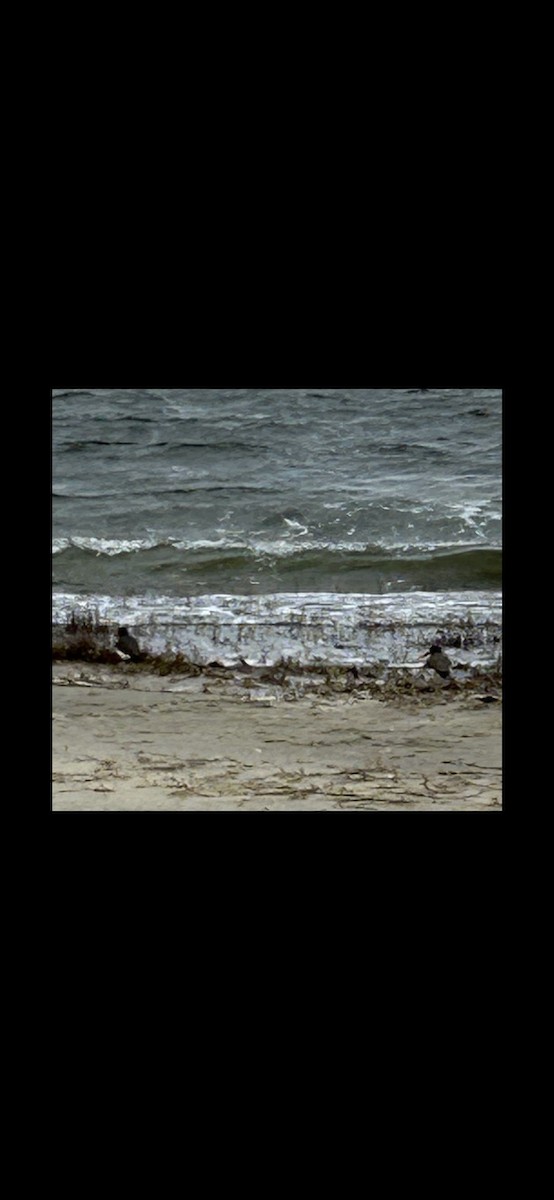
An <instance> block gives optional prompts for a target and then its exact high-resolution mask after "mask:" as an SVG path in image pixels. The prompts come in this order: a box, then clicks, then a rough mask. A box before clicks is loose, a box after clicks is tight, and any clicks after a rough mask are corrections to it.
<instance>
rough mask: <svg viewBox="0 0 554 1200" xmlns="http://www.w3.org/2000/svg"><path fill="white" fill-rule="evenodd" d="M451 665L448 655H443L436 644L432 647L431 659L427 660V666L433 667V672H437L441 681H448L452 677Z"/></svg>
mask: <svg viewBox="0 0 554 1200" xmlns="http://www.w3.org/2000/svg"><path fill="white" fill-rule="evenodd" d="M451 665H452V664H451V662H450V659H449V658H447V657H446V654H443V652H442V650H441V648H440V646H439V645H437V643H436V642H435V643H434V644H433V645H432V646H431V650H430V653H429V658H428V659H427V662H426V663H425V666H426V667H432V668H433V671H436V672H437V675H440V677H441V679H448V678H449V677H450V667H451Z"/></svg>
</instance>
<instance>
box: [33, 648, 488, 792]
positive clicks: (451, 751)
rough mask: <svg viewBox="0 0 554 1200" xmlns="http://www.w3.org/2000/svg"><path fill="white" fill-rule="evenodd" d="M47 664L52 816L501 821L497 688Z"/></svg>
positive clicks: (422, 678) (323, 674) (342, 676)
mask: <svg viewBox="0 0 554 1200" xmlns="http://www.w3.org/2000/svg"><path fill="white" fill-rule="evenodd" d="M276 670H277V668H274V669H273V677H269V678H267V677H266V678H264V677H263V676H264V674H266V675H267V669H265V668H255V667H253V668H250V669H247V670H246V671H243V672H242V673H241V672H240V671H237V670H233V669H231V668H228V669H225V668H222V667H213V668H211V669H209V668H195V667H192V669H191V670H190V671H189V672H188V673H183V672H179V673H171V674H166V675H164V674H160V673H153V671H152V669H151V667H150V666H149V664H132V663H120V664H118V665H110V664H107V663H102V664H98V663H86V662H77V661H71V662H68V661H66V662H59V661H58V662H54V664H53V688H52V694H53V699H52V718H53V792H52V808H53V811H54V812H58V811H77V812H85V811H141V810H142V811H144V810H146V811H240V810H243V809H245V810H247V811H248V810H251V811H306V810H310V811H324V810H355V809H360V808H362V809H375V810H379V809H380V810H389V811H392V810H395V809H399V810H405V811H406V810H408V811H409V810H411V811H414V810H420V811H421V810H422V811H480V810H485V809H487V810H491V811H494V810H496V811H500V810H501V808H502V795H501V786H502V783H501V730H502V703H501V688H500V678H499V677H498V676H492V675H490V674H486V675H485V674H483V673H481V674H479V673H477V674H475V675H474V676H473V677H471V678H470V679H468V680H467V681H466V682H465V683H463V684H459V683H454V684H450V683H448V682H447V683H446V684H445V683H443V681H442V680H439V679H438V677H436V678H433V675H434V673H433V672H428V671H424V672H421V673H420V675H419V676H416V677H414V675H413V673H411V674H410V673H409V672H400V673H398V675H397V676H396V677H394V676H390V677H389V678H386V679H377V678H375V677H373V676H371V675H370V674H368V675H366V676H365V677H364V676H362V677H361V678H360V677H356V676H355V675H353V674H352V672H351V671H349V670H348V669H347V668H344V669H337V668H328V669H327V671H322V670H321V669H320V670H319V672H318V673H316V675H315V676H314V673H313V672H312V673H311V677H310V672H309V671H307V670H306V671H304V673H302V672H300V673H296V674H290V673H289V675H288V676H287V675H286V674H283V668H282V667H281V675H280V676H278V677H277V678H276V677H275V672H276Z"/></svg>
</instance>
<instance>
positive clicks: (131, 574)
mask: <svg viewBox="0 0 554 1200" xmlns="http://www.w3.org/2000/svg"><path fill="white" fill-rule="evenodd" d="M501 403H502V394H501V392H500V391H499V390H494V389H493V390H491V389H469V390H467V389H466V390H457V389H404V390H401V389H354V390H348V389H320V390H317V389H313V390H309V389H307V390H304V389H292V390H290V389H289V390H271V389H269V390H252V389H227V390H224V389H223V390H218V389H196V390H195V389H77V388H60V389H54V390H53V393H52V422H53V502H52V551H53V600H54V619H55V620H57V621H63V620H64V619H65V618H66V615H67V613H68V612H69V611H70V610H75V608H76V607H77V609H85V608H87V607H88V608H96V609H98V611H101V612H102V613H103V614H104V616H105V618H106V619H107V620H108V621H114V622H115V623H117V622H118V621H121V622H122V623H123V617H125V621H126V623H127V624H128V625H130V626H133V628H134V629H135V630H138V632H139V633H141V636H142V637H143V639H144V638H146V640H147V642H148V643H149V644H154V643H156V644H158V643H159V642H161V641H162V640H163V639H164V638H165V641H166V643H167V640H168V638H169V639H170V640H171V641H172V644H174V645H177V644H186V645H187V646H188V647H189V648H190V646H191V645H192V644H194V645H195V646H196V653H197V654H198V655H200V656H203V655H205V654H207V653H208V652H209V647H208V645H207V643H206V644H205V636H204V635H205V629H204V633H203V634H202V637H200V635H198V636H197V634H195V633H194V630H195V629H197V625H198V614H199V613H203V614H204V617H203V618H202V620H203V622H204V626H206V614H208V617H209V619H210V620H211V621H212V624H213V629H214V634H213V638H212V643H213V644H214V645H219V650H220V651H221V652H223V651H225V652H227V650H228V652H229V654H231V655H232V654H233V653H235V651H236V645H235V642H236V640H237V638H238V637H239V633H240V636H241V637H244V630H245V628H247V629H248V628H250V631H251V635H252V636H251V637H250V640H249V642H248V645H249V646H250V651H249V652H250V653H251V654H252V655H253V656H254V657H256V655H257V656H258V657H263V656H264V655H265V657H266V658H267V656H268V654H271V655H275V654H277V652H278V650H279V648H281V649H282V650H284V651H286V650H287V648H289V649H290V646H291V644H292V643H291V637H290V632H291V627H292V626H291V623H292V625H294V626H295V627H296V626H297V625H298V624H299V622H300V625H302V627H303V629H304V633H303V634H301V635H300V643H301V644H300V646H298V644H297V645H296V647H295V652H304V651H305V653H306V654H308V653H309V654H313V653H314V645H315V643H314V640H313V638H312V639H311V640H310V638H308V640H307V641H306V638H307V634H306V632H305V631H306V628H307V625H308V624H309V621H308V614H309V615H310V620H311V621H312V625H313V622H314V621H315V625H318V622H319V626H320V633H321V637H320V634H319V633H318V634H317V637H316V639H315V640H316V642H318V645H319V649H318V654H321V655H323V654H324V653H325V652H326V650H327V649H328V652H329V654H330V655H331V656H333V655H335V656H336V655H337V654H339V653H340V652H341V646H342V645H344V646H345V647H346V648H345V650H344V653H345V654H350V655H352V654H353V653H354V650H355V649H358V650H360V652H361V653H363V654H366V653H367V645H362V642H363V637H362V634H363V631H364V630H367V626H368V622H369V625H371V615H370V614H371V612H373V611H375V612H379V613H380V614H381V616H380V618H379V619H380V621H381V624H382V623H383V621H384V620H385V618H384V616H383V614H384V613H386V614H387V616H386V620H387V621H388V623H389V624H390V625H392V627H394V629H396V630H397V631H398V636H399V638H404V641H403V643H402V644H403V647H404V650H406V649H407V644H406V637H405V628H404V627H405V626H407V627H409V626H410V623H411V622H412V624H413V623H414V622H415V625H417V624H418V618H417V613H421V611H422V610H421V604H423V605H424V606H426V607H425V611H426V612H427V613H429V607H428V606H429V604H431V606H432V605H433V604H435V611H436V614H437V619H438V614H439V612H440V613H441V614H442V616H443V617H444V614H445V612H446V611H447V610H448V604H450V605H451V610H450V611H452V612H453V611H454V609H453V608H452V605H454V607H455V611H456V613H457V614H458V616H457V617H456V618H455V620H458V621H460V620H462V617H463V614H464V613H465V614H466V615H467V614H470V613H473V615H474V616H475V614H476V613H477V612H480V613H481V614H482V615H483V614H484V615H483V616H482V619H483V621H484V622H485V624H487V625H488V626H491V628H492V625H494V626H497V625H498V624H499V619H500V618H499V611H500V589H501V554H502V551H501V546H502V497H501V485H502V478H501V452H502V421H501ZM272 597H273V598H275V599H274V600H272V599H271V598H272ZM340 597H342V600H341V599H340ZM422 597H423V599H422ZM445 605H446V606H447V607H446V609H445ZM368 606H369V608H368ZM368 613H369V615H368ZM193 614H196V615H195V616H193ZM225 614H227V615H225ZM275 614H278V620H277V617H275V620H273V617H274V616H275ZM295 614H296V615H295ZM318 614H319V615H321V620H320V619H319V615H318ZM330 614H334V615H333V616H331V615H330ZM341 614H342V615H343V616H345V615H348V620H347V625H348V628H349V631H350V632H349V634H348V637H347V638H346V642H341V635H340V634H338V633H337V632H336V631H337V628H338V626H339V625H340V623H341V622H340V616H341ZM300 617H302V621H300ZM297 618H298V619H297ZM304 618H305V619H304ZM268 620H270V624H271V630H272V632H271V637H269V634H268V625H267V622H268ZM438 623H439V624H440V621H438ZM443 623H444V622H443ZM208 624H209V621H208ZM432 624H433V620H432V619H431V625H432ZM276 626H278V627H279V628H280V629H281V635H279V632H278V628H277V627H276ZM193 627H194V628H193ZM231 628H232V629H234V630H235V633H236V637H235V642H234V641H233V638H232V637H231V639H230V640H229V638H228V633H229V630H230V629H231ZM425 629H426V632H427V624H426V625H425ZM225 630H227V632H225ZM179 631H181V632H179ZM296 632H298V630H296ZM312 632H313V630H312ZM343 634H344V630H343ZM229 636H230V635H229ZM364 636H365V635H364ZM195 637H196V642H195V641H194V639H195ZM314 637H315V634H314ZM202 639H204V640H202ZM318 639H319V640H318ZM333 639H334V642H338V643H339V645H338V647H337V646H334V645H333V644H332V643H333ZM208 640H209V639H208ZM292 640H293V641H294V639H292ZM296 641H297V642H298V639H296ZM408 641H409V639H408ZM308 642H309V646H308ZM366 642H367V638H366ZM262 643H263V644H262ZM305 643H306V644H305ZM320 643H321V644H320ZM346 643H348V644H346ZM242 645H243V646H244V642H243V643H242ZM270 645H271V649H269V646H270ZM212 657H213V653H212Z"/></svg>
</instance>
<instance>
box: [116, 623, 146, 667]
mask: <svg viewBox="0 0 554 1200" xmlns="http://www.w3.org/2000/svg"><path fill="white" fill-rule="evenodd" d="M115 648H116V650H119V651H120V653H121V654H127V655H128V656H129V658H130V659H131V661H132V662H138V661H139V659H140V657H141V654H140V650H139V644H138V642H137V639H136V638H134V637H132V635H131V634H130V633H129V630H128V629H127V627H126V625H122V626H121V628H120V629H118V631H117V642H116V643H115Z"/></svg>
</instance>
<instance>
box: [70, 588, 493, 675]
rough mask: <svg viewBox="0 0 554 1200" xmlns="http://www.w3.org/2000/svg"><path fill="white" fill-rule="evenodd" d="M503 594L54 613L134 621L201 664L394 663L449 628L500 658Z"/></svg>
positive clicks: (106, 605) (77, 608)
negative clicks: (290, 661)
mask: <svg viewBox="0 0 554 1200" xmlns="http://www.w3.org/2000/svg"><path fill="white" fill-rule="evenodd" d="M501 606H502V601H501V595H500V593H499V592H459V593H456V592H440V593H435V592H403V593H395V594H389V595H383V596H375V595H367V594H361V593H349V594H346V595H344V594H337V593H300V594H297V593H278V594H273V595H267V594H266V595H261V596H260V595H256V596H235V595H213V596H212V595H205V596H191V597H188V598H183V599H179V600H175V599H172V598H171V597H167V596H160V597H154V596H151V597H148V596H134V597H132V596H128V597H113V596H86V597H84V596H78V595H71V594H63V595H55V596H54V597H53V620H54V624H55V625H57V626H64V625H65V624H67V623H68V622H69V621H70V620H71V617H72V615H73V614H75V615H76V616H78V615H79V614H81V615H85V614H89V613H91V612H92V613H95V614H96V615H97V619H98V621H99V622H102V623H105V624H107V625H109V626H110V627H113V630H114V631H115V629H116V628H117V626H118V625H127V626H128V627H129V628H130V629H131V630H132V632H133V634H134V635H135V636H136V637H137V638H138V639H139V642H140V645H141V647H142V648H143V649H144V650H147V651H149V652H151V653H154V654H159V653H162V652H164V651H167V650H169V651H173V652H175V653H176V652H181V653H182V654H184V655H185V656H186V657H187V658H189V659H192V661H195V662H199V663H206V662H211V661H212V660H214V659H216V660H218V661H219V662H222V663H229V664H230V663H236V662H237V661H238V658H239V657H240V656H242V657H244V658H247V659H248V660H249V662H252V663H266V664H271V663H274V662H276V661H278V660H279V659H281V658H282V657H285V658H290V659H293V660H295V661H299V662H302V663H328V664H329V663H331V664H332V663H336V664H339V663H345V662H350V663H356V664H358V665H363V664H368V663H386V664H387V665H389V666H394V665H396V664H399V663H402V662H412V661H416V660H419V659H420V658H421V656H422V654H423V653H425V652H426V651H427V650H428V648H429V646H430V645H431V643H432V641H433V640H434V639H435V638H436V637H437V636H440V635H441V634H443V635H444V634H449V635H450V634H457V633H460V634H461V636H462V638H464V637H467V638H468V641H467V645H466V648H460V649H455V650H453V651H449V653H450V654H451V657H452V658H453V659H455V661H457V662H462V663H464V662H465V663H467V664H469V663H470V662H475V661H477V662H481V663H482V664H483V665H490V664H492V663H493V662H495V661H496V659H497V657H498V655H499V653H500V651H501V641H500V637H501V611H502V607H501Z"/></svg>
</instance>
